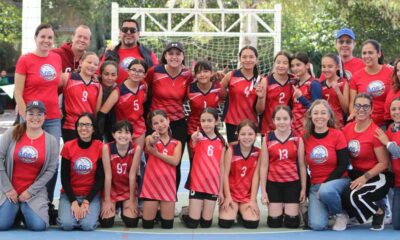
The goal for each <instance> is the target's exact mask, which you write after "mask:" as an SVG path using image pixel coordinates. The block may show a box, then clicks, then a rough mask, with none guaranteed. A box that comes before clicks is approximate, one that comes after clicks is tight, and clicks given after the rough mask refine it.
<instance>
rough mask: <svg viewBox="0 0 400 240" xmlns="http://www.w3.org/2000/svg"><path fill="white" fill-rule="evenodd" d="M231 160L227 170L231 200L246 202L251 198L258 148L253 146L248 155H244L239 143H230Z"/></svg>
mask: <svg viewBox="0 0 400 240" xmlns="http://www.w3.org/2000/svg"><path fill="white" fill-rule="evenodd" d="M230 148H231V150H232V160H231V170H230V172H229V188H230V190H231V195H232V200H233V201H234V202H237V203H247V202H249V201H250V198H251V185H252V182H253V176H254V172H255V171H256V168H257V162H258V156H259V154H260V149H259V148H258V147H253V149H252V150H251V152H250V154H249V156H247V157H244V156H243V154H242V152H241V150H240V145H239V144H236V145H231V146H230Z"/></svg>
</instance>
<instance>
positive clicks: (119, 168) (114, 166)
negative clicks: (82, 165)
mask: <svg viewBox="0 0 400 240" xmlns="http://www.w3.org/2000/svg"><path fill="white" fill-rule="evenodd" d="M107 147H108V152H109V157H110V166H111V173H112V182H111V193H110V197H111V201H113V202H118V201H124V200H127V199H129V196H130V189H129V188H130V185H129V172H130V170H131V167H132V160H133V156H134V154H135V150H136V145H134V144H132V143H129V147H128V151H127V152H126V155H125V156H121V155H120V154H119V153H118V149H117V144H116V143H115V142H111V143H108V144H107ZM135 178H136V174H135Z"/></svg>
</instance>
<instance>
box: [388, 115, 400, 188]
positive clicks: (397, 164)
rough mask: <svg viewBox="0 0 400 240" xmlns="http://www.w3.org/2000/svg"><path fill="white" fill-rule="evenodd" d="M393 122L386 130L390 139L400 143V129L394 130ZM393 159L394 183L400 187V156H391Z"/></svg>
mask: <svg viewBox="0 0 400 240" xmlns="http://www.w3.org/2000/svg"><path fill="white" fill-rule="evenodd" d="M392 126H393V123H392V124H390V125H389V127H388V129H387V130H386V135H387V136H388V138H389V140H390V141H394V142H396V143H397V145H400V131H395V132H394V131H393V129H392ZM391 159H392V171H393V173H394V185H395V186H396V187H400V158H396V157H394V156H391Z"/></svg>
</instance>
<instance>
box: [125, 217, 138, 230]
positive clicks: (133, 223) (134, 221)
mask: <svg viewBox="0 0 400 240" xmlns="http://www.w3.org/2000/svg"><path fill="white" fill-rule="evenodd" d="M121 218H122V221H123V222H124V223H125V226H126V227H128V228H135V227H137V225H138V222H139V218H138V217H136V218H130V217H126V216H124V215H123V214H122V215H121Z"/></svg>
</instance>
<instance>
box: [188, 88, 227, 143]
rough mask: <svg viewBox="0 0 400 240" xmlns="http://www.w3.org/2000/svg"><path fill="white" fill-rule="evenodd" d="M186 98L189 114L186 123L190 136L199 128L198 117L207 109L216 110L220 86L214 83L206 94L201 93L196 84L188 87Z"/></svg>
mask: <svg viewBox="0 0 400 240" xmlns="http://www.w3.org/2000/svg"><path fill="white" fill-rule="evenodd" d="M187 96H188V98H189V105H190V114H189V117H188V121H187V126H188V128H187V132H188V134H189V135H192V134H193V133H194V132H195V131H196V130H197V128H198V127H200V115H201V113H202V112H203V110H204V109H205V108H207V107H212V108H215V109H217V108H218V104H219V102H220V99H221V98H220V96H221V85H220V84H219V82H216V81H214V82H213V83H212V85H211V88H210V89H209V90H208V92H206V93H203V92H202V91H201V90H200V89H199V88H198V87H197V84H196V82H193V83H191V84H190V85H189V87H188V91H187Z"/></svg>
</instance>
